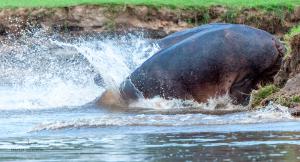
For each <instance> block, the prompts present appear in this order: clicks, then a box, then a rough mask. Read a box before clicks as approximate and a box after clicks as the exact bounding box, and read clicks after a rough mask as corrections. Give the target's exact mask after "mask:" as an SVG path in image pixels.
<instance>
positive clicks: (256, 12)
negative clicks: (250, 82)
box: [0, 5, 300, 38]
mask: <svg viewBox="0 0 300 162" xmlns="http://www.w3.org/2000/svg"><path fill="white" fill-rule="evenodd" d="M0 6H1V5H0ZM0 19H1V22H0V35H2V36H6V35H8V34H14V35H18V34H20V33H22V31H24V30H32V29H33V28H34V29H37V28H42V29H43V30H44V31H49V32H61V33H70V32H71V33H76V32H88V33H93V32H124V31H129V30H132V31H137V30H142V31H144V32H146V33H148V34H149V36H150V37H154V38H160V37H163V36H165V35H167V34H170V33H172V32H176V31H179V30H183V29H186V28H191V27H194V26H199V25H201V24H206V23H213V22H227V23H239V24H247V25H250V26H253V27H257V28H260V29H263V30H266V31H268V32H270V33H272V34H275V35H278V36H279V37H282V36H283V35H284V34H285V33H287V32H288V31H289V29H291V28H292V27H293V26H295V25H297V24H298V23H299V22H300V7H294V8H291V6H289V5H287V6H282V7H277V8H276V7H275V8H273V10H267V9H266V8H263V9H261V8H259V7H258V8H251V7H226V6H219V5H217V6H210V7H196V8H170V7H153V6H133V5H106V6H105V5H104V6H98V5H88V6H86V5H84V6H71V7H59V8H5V9H1V10H0Z"/></svg>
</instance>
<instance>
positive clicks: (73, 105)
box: [0, 31, 300, 161]
mask: <svg viewBox="0 0 300 162" xmlns="http://www.w3.org/2000/svg"><path fill="white" fill-rule="evenodd" d="M158 50H159V47H158V45H156V44H155V43H153V40H149V39H146V38H145V37H144V35H143V33H139V34H128V35H125V36H117V35H115V36H110V37H108V36H106V37H101V36H99V35H97V36H86V37H80V36H76V37H71V36H68V37H67V38H66V37H62V36H60V35H48V34H45V33H44V32H43V31H37V32H34V33H24V34H23V36H22V37H21V38H19V39H13V38H11V39H8V40H5V41H2V42H1V46H0V62H1V64H0V161H283V160H286V161H299V160H300V155H299V152H300V140H299V139H300V121H299V120H298V119H297V118H294V117H292V116H291V115H290V114H289V113H288V111H287V108H285V107H282V106H280V105H273V104H271V105H269V106H267V107H265V108H262V109H260V110H256V111H248V112H237V113H232V114H225V115H206V114H201V113H195V112H193V113H188V112H186V110H188V108H189V107H194V108H197V109H199V110H219V109H220V110H235V109H239V110H241V109H246V107H241V106H234V105H231V104H230V102H229V100H230V99H229V98H228V97H226V96H224V97H220V98H215V99H211V100H209V102H208V103H206V104H198V103H195V102H193V101H182V100H170V101H167V100H163V99H161V98H159V97H156V98H154V99H150V100H140V101H138V102H136V103H133V104H132V105H130V107H129V108H128V110H115V109H109V108H104V107H97V106H95V104H93V101H94V100H95V99H96V98H97V97H98V96H100V95H101V93H103V91H104V90H105V89H107V88H113V87H116V86H117V85H118V84H120V83H121V82H122V80H123V79H124V78H126V76H128V75H129V74H130V72H132V71H133V70H134V69H136V68H137V67H138V66H139V65H140V64H141V63H143V62H144V61H145V60H146V59H147V58H149V57H150V56H152V55H153V54H155V52H157V51H158ZM99 75H100V76H101V78H102V79H100V80H99V79H98V80H97V79H95V78H97V77H98V76H99ZM95 80H96V81H95ZM149 110H151V111H149ZM173 110H176V112H185V113H178V114H177V113H174V112H173V113H172V111H173ZM160 112H164V113H160ZM165 112H168V113H165ZM199 112H201V111H199Z"/></svg>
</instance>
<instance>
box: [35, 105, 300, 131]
mask: <svg viewBox="0 0 300 162" xmlns="http://www.w3.org/2000/svg"><path fill="white" fill-rule="evenodd" d="M293 120H297V119H295V118H294V117H292V116H291V115H290V113H289V112H288V108H286V107H283V106H280V105H273V104H271V105H269V106H267V107H266V108H264V109H260V110H256V111H250V112H247V113H244V112H242V113H235V114H228V115H222V116H220V115H205V114H182V115H180V114H177V115H162V114H152V115H151V114H150V115H149V114H148V115H145V114H136V115H124V114H109V115H103V116H101V117H99V118H79V119H76V120H64V121H55V122H45V123H42V124H40V125H38V126H36V127H35V128H33V129H32V131H41V130H57V129H70V128H72V129H74V128H91V127H92V128H95V127H111V126H200V125H224V124H254V123H264V122H279V121H281V122H282V121H293Z"/></svg>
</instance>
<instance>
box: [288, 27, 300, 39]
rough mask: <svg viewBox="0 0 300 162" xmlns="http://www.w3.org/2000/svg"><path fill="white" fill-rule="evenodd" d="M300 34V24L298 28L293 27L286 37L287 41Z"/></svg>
mask: <svg viewBox="0 0 300 162" xmlns="http://www.w3.org/2000/svg"><path fill="white" fill-rule="evenodd" d="M297 34H300V24H299V25H298V26H295V27H293V28H292V29H291V30H290V31H289V32H288V33H287V34H286V35H285V39H286V40H289V39H290V38H292V37H293V36H295V35H297Z"/></svg>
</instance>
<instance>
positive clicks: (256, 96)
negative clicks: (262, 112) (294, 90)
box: [251, 84, 279, 107]
mask: <svg viewBox="0 0 300 162" xmlns="http://www.w3.org/2000/svg"><path fill="white" fill-rule="evenodd" d="M278 91H279V88H278V87H276V86H275V85H274V84H271V85H266V86H264V87H261V88H259V89H258V90H257V91H253V92H252V94H251V97H252V101H251V106H252V107H256V106H260V105H261V102H262V101H263V100H264V99H266V98H267V97H269V96H270V95H272V94H273V93H276V92H278Z"/></svg>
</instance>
